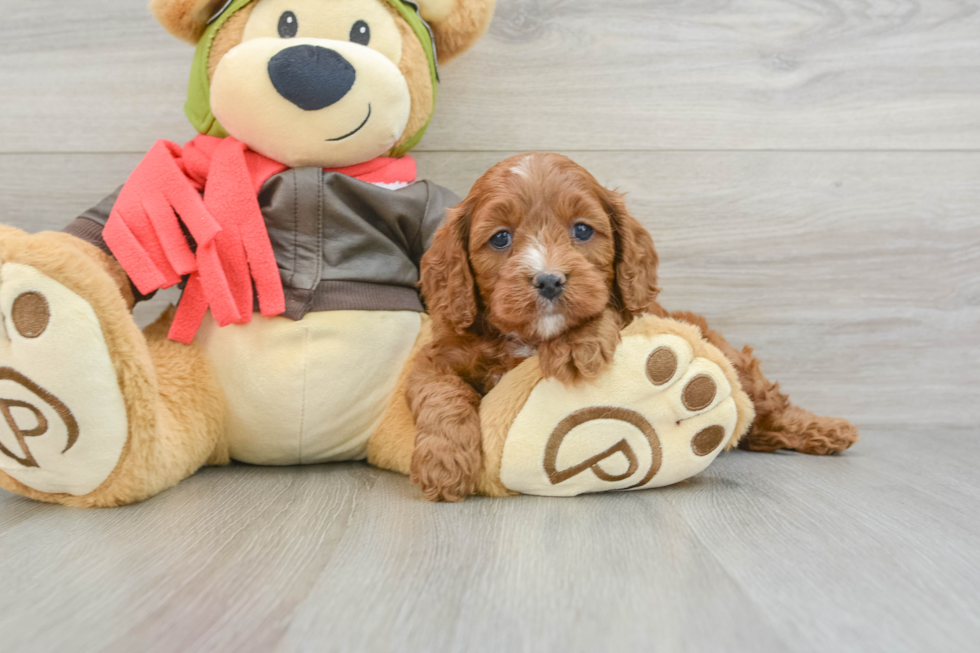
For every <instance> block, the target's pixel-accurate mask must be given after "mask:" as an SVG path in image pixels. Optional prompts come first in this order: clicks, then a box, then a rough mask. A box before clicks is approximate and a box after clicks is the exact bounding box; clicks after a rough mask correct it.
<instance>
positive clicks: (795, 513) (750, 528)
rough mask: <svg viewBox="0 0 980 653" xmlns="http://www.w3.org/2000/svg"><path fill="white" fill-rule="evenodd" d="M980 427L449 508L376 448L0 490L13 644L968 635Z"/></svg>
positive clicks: (815, 642)
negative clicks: (120, 500) (115, 490)
mask: <svg viewBox="0 0 980 653" xmlns="http://www.w3.org/2000/svg"><path fill="white" fill-rule="evenodd" d="M977 435H978V432H977V429H976V427H974V428H971V429H959V430H950V429H942V428H929V429H923V428H921V427H906V428H892V429H871V430H869V431H868V432H867V433H865V439H864V440H863V441H862V442H861V443H860V444H859V445H858V446H857V447H856V448H855V449H852V450H851V451H849V452H847V453H846V454H845V455H843V456H840V457H834V458H813V457H806V456H802V455H796V454H781V455H761V454H748V453H743V452H736V453H733V454H726V455H724V456H722V457H721V458H720V459H719V460H718V461H717V462H716V463H715V464H714V465H713V466H712V467H710V468H709V469H708V471H707V472H705V473H704V474H702V475H700V476H698V477H696V478H695V479H693V480H691V481H689V482H686V483H683V484H681V485H677V486H674V487H671V488H665V489H662V490H652V491H646V492H639V493H624V494H612V495H601V496H591V497H581V498H577V499H572V500H564V499H541V498H535V497H521V498H516V499H506V500H499V499H473V500H468V501H467V502H465V503H463V504H460V505H432V504H427V503H424V502H422V501H421V499H420V497H419V495H418V493H417V490H415V488H414V487H413V486H412V485H411V483H410V482H409V481H408V479H407V478H405V477H402V476H398V475H395V474H390V473H386V472H380V471H378V470H373V469H370V468H368V467H366V466H364V465H360V464H343V465H325V466H316V467H306V468H275V469H273V468H256V467H247V466H236V467H232V468H228V469H213V470H208V471H205V472H203V473H200V474H198V475H197V476H195V477H193V478H191V479H189V480H188V481H185V482H184V483H183V484H181V485H180V486H178V487H177V488H175V489H173V490H170V491H168V492H166V493H164V494H163V495H161V496H159V497H156V498H154V499H152V500H150V501H148V502H145V503H143V504H141V505H137V506H132V507H129V508H124V509H113V510H73V509H67V508H62V507H58V506H48V505H43V504H38V503H33V502H30V501H28V500H25V499H22V498H19V497H15V496H13V495H10V494H6V493H3V494H0V577H2V578H3V579H4V582H3V583H0V627H2V629H3V633H4V646H3V649H4V650H5V651H11V652H12V653H14V652H20V651H31V652H44V651H63V650H73V651H78V652H79V653H87V652H88V651H103V650H109V651H115V650H119V651H122V650H151V651H188V652H191V651H231V650H234V651H242V652H248V651H268V650H280V651H307V650H309V651H313V650H315V651H334V650H387V651H417V650H439V651H459V650H466V651H477V652H483V651H543V650H587V649H589V650H616V651H623V652H628V651H650V650H656V651H665V652H671V651H718V650H725V651H743V650H744V651H749V650H751V651H761V652H768V651H780V652H782V651H826V650H834V651H871V652H874V651H885V650H887V651H899V652H903V651H921V650H926V649H933V648H935V649H937V650H944V651H950V652H952V653H958V652H960V651H964V652H965V651H971V650H973V649H974V648H975V643H976V641H978V638H980V621H978V619H977V614H980V598H978V596H977V594H976V591H975V588H976V587H977V583H978V582H980V578H978V576H980V547H978V546H977V545H978V543H980V530H978V528H977V525H976V522H975V520H974V519H972V516H973V515H975V514H976V508H977V502H978V499H980V482H978V477H977V475H976V474H975V473H974V472H975V470H973V469H972V466H971V461H973V460H976V458H977V455H978V454H980V439H978V438H977V437H976V436H977ZM910 470H914V472H913V473H910ZM944 483H946V484H949V483H951V484H952V485H953V486H956V487H958V488H960V492H958V493H957V492H951V493H948V494H947V493H943V492H934V491H932V488H933V487H934V486H938V485H942V484H944Z"/></svg>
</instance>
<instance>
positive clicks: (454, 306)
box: [421, 200, 477, 332]
mask: <svg viewBox="0 0 980 653" xmlns="http://www.w3.org/2000/svg"><path fill="white" fill-rule="evenodd" d="M471 209H472V206H471V203H470V202H469V201H468V200H466V201H464V202H463V203H462V204H460V205H459V206H457V207H456V208H453V209H449V210H447V211H446V221H445V222H443V223H442V225H441V226H440V227H439V229H437V230H436V233H435V236H434V237H433V238H432V245H431V246H430V247H429V250H428V251H427V252H426V253H425V255H424V256H423V257H422V266H421V267H422V274H421V278H422V280H421V285H422V297H424V298H425V303H426V306H427V308H428V309H429V313H430V314H431V315H432V316H433V317H436V318H442V319H445V320H447V321H448V322H449V323H450V324H451V325H452V326H453V328H454V329H455V330H456V331H457V332H462V331H463V330H465V329H466V328H467V327H469V326H470V325H471V324H473V321H474V320H476V312H477V306H476V292H475V289H474V281H473V273H472V272H471V270H470V261H469V253H468V249H469V247H468V241H469V236H470V219H471Z"/></svg>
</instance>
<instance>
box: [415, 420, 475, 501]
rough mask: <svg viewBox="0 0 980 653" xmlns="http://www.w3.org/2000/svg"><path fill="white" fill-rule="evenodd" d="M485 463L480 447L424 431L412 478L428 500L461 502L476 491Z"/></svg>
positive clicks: (416, 453)
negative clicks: (478, 475) (478, 476)
mask: <svg viewBox="0 0 980 653" xmlns="http://www.w3.org/2000/svg"><path fill="white" fill-rule="evenodd" d="M477 443H479V440H477ZM481 464H482V459H481V453H480V448H479V446H477V447H476V448H473V447H470V446H464V445H463V444H461V443H458V442H452V441H449V440H446V439H445V438H440V437H437V436H432V435H428V434H426V433H423V432H420V433H419V435H418V438H417V440H416V444H415V452H414V453H413V454H412V476H411V478H412V482H413V483H416V484H418V486H419V488H420V489H421V490H422V496H424V497H425V499H426V501H448V502H450V503H457V502H459V501H462V500H463V499H465V498H466V497H467V495H470V494H473V490H474V489H475V488H476V477H477V474H479V472H480V465H481Z"/></svg>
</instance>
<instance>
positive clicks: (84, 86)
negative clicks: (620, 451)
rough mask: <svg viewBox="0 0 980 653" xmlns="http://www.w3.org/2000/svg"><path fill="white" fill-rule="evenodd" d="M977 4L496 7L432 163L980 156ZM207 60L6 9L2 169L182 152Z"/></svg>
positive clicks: (121, 30) (115, 32)
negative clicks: (608, 156)
mask: <svg viewBox="0 0 980 653" xmlns="http://www.w3.org/2000/svg"><path fill="white" fill-rule="evenodd" d="M977 9H978V6H977V3H976V1H975V0H907V1H905V2H901V3H895V2H892V1H891V0H870V1H869V2H851V1H849V0H806V1H803V2H769V1H766V0H748V1H745V2H737V3H733V2H686V3H677V2H673V1H668V0H615V1H613V2H604V3H596V2H590V1H589V0H561V1H558V0H541V1H535V2H531V1H528V0H500V2H499V7H498V11H497V16H496V18H495V22H494V24H493V26H492V28H491V31H490V34H489V36H488V37H487V38H486V39H485V40H484V41H482V42H481V43H479V44H478V45H477V46H476V48H475V49H474V51H473V52H472V53H471V54H469V55H468V56H466V57H463V58H462V59H460V60H459V61H457V62H452V63H449V64H447V65H446V66H444V67H443V71H442V73H443V84H442V90H441V104H440V107H439V109H438V115H437V116H436V120H435V121H434V124H433V127H432V129H431V130H430V132H429V134H428V136H427V137H426V138H425V140H424V142H423V143H422V146H421V149H423V150H436V151H443V150H454V151H460V150H512V149H568V150H615V149H624V150H650V149H681V150H689V149H726V150H727V149H780V150H785V149H820V150H825V149H849V150H853V149H889V150H891V149H951V150H962V149H977V148H978V147H980V68H978V67H977V66H976V61H977V60H978V58H980V12H978V11H977ZM191 56H192V49H191V48H190V47H188V46H186V45H185V44H182V43H180V42H178V41H176V40H175V39H172V38H171V37H169V36H168V35H167V34H166V33H165V32H164V31H163V30H162V29H161V28H160V27H159V26H157V25H156V24H155V22H154V21H153V19H152V18H151V17H150V15H149V13H148V12H147V11H146V9H145V7H144V3H143V2H132V0H75V1H74V2H71V3H64V2H60V1H59V0H5V2H4V20H3V21H2V22H0V87H2V88H3V89H4V93H3V94H2V96H0V135H2V136H0V152H7V153H10V152H106V151H111V152H120V151H121V152H143V151H145V150H146V149H147V148H148V147H149V145H150V144H151V143H152V142H153V141H154V140H155V139H157V138H170V139H174V140H184V139H187V138H189V137H190V136H191V134H192V132H191V129H190V127H189V126H188V125H187V123H186V120H185V119H184V117H183V115H182V106H183V102H184V93H185V88H186V83H187V71H188V69H189V65H190V61H191Z"/></svg>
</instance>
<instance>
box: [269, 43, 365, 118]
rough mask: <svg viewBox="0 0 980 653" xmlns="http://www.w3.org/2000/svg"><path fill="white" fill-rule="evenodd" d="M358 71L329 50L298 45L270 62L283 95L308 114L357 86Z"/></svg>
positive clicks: (272, 75)
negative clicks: (355, 80) (355, 83)
mask: <svg viewBox="0 0 980 653" xmlns="http://www.w3.org/2000/svg"><path fill="white" fill-rule="evenodd" d="M356 77H357V71H355V70H354V66H352V65H350V62H348V61H347V60H346V59H344V58H343V57H342V56H340V55H339V54H338V53H336V52H334V51H333V50H330V49H328V48H321V47H319V46H316V45H296V46H293V47H291V48H286V49H285V50H282V51H281V52H279V53H278V54H276V55H275V56H274V57H272V59H270V60H269V78H270V79H271V80H272V85H273V86H275V87H276V90H277V91H279V95H281V96H283V97H284V98H286V99H287V100H289V101H290V102H292V103H293V104H295V105H296V106H298V107H299V108H300V109H303V110H304V111H319V110H320V109H323V108H326V107H329V106H330V105H331V104H333V103H335V102H338V101H339V100H340V99H341V98H343V97H344V96H345V95H347V92H348V91H350V89H351V87H352V86H354V79H355V78H356Z"/></svg>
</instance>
